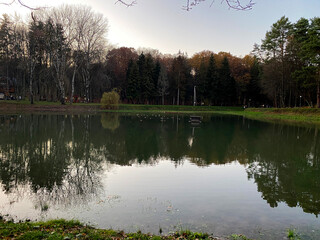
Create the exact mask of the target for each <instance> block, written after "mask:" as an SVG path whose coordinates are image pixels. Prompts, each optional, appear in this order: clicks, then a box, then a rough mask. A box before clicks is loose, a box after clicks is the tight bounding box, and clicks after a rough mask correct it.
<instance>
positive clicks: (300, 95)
mask: <svg viewBox="0 0 320 240" xmlns="http://www.w3.org/2000/svg"><path fill="white" fill-rule="evenodd" d="M301 98H302V96H301V95H300V107H301Z"/></svg>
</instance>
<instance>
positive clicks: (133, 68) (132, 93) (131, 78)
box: [126, 60, 140, 103]
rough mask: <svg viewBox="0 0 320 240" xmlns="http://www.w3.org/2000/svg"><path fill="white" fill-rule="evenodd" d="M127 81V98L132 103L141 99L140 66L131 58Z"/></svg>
mask: <svg viewBox="0 0 320 240" xmlns="http://www.w3.org/2000/svg"><path fill="white" fill-rule="evenodd" d="M127 83H128V85H127V90H126V92H127V98H128V99H129V100H130V101H131V102H132V103H136V101H137V100H139V99H140V83H139V68H138V65H137V63H136V62H135V61H133V60H130V62H129V65H128V71H127Z"/></svg>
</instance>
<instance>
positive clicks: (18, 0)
mask: <svg viewBox="0 0 320 240" xmlns="http://www.w3.org/2000/svg"><path fill="white" fill-rule="evenodd" d="M15 2H18V4H20V5H21V6H23V7H25V8H28V9H30V10H39V9H41V8H33V7H30V6H28V5H27V4H25V3H24V2H22V0H12V1H11V2H9V3H3V2H0V4H2V5H7V6H10V5H12V4H13V3H15Z"/></svg>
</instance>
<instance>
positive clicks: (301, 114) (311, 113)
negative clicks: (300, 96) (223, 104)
mask: <svg viewBox="0 0 320 240" xmlns="http://www.w3.org/2000/svg"><path fill="white" fill-rule="evenodd" d="M228 114H232V115H241V116H244V117H247V118H250V119H257V120H281V121H291V122H304V123H316V124H320V109H317V108H248V109H246V110H245V111H242V112H234V111H233V112H228Z"/></svg>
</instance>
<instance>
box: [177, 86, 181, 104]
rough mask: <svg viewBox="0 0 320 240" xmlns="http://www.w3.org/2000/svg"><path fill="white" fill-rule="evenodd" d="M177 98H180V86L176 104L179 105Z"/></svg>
mask: <svg viewBox="0 0 320 240" xmlns="http://www.w3.org/2000/svg"><path fill="white" fill-rule="evenodd" d="M179 100H180V88H178V95H177V105H178V106H179Z"/></svg>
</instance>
